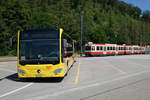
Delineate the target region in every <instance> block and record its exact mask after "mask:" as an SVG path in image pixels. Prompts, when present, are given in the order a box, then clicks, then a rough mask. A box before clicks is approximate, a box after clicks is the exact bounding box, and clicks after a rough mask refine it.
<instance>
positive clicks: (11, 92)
mask: <svg viewBox="0 0 150 100" xmlns="http://www.w3.org/2000/svg"><path fill="white" fill-rule="evenodd" d="M32 84H33V83H29V84H27V85H25V86H23V87H21V88H18V89H16V90H13V91H10V92H8V93H5V94H3V95H0V98H2V97H5V96H7V95H10V94H13V93H15V92H18V91H20V90H22V89H25V88H27V87H29V86H31V85H32Z"/></svg>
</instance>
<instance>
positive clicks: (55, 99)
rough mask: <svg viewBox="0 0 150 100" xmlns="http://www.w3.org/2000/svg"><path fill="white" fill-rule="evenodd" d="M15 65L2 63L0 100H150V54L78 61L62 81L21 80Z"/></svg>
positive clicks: (13, 63) (0, 63)
mask: <svg viewBox="0 0 150 100" xmlns="http://www.w3.org/2000/svg"><path fill="white" fill-rule="evenodd" d="M16 66H17V62H16V61H14V62H12V61H11V62H0V100H20V99H21V100H80V99H82V100H150V95H149V94H150V87H149V84H150V55H130V56H129V55H128V56H108V57H87V58H86V57H82V58H78V59H77V62H76V63H74V65H73V66H72V68H71V69H70V71H69V73H68V75H67V76H66V77H65V78H64V79H62V80H58V79H54V78H49V79H31V80H25V81H20V80H19V79H18V78H17V74H16V72H17V71H16V70H17V69H16ZM139 98H140V99H139Z"/></svg>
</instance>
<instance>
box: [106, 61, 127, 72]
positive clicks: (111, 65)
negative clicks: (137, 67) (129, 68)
mask: <svg viewBox="0 0 150 100" xmlns="http://www.w3.org/2000/svg"><path fill="white" fill-rule="evenodd" d="M104 62H105V63H107V64H109V65H110V67H111V68H113V69H115V70H117V71H119V72H120V73H121V74H126V73H127V72H125V71H123V70H122V69H120V68H118V67H116V66H115V65H113V64H111V63H109V62H106V61H104Z"/></svg>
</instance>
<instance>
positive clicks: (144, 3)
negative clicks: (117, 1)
mask: <svg viewBox="0 0 150 100" xmlns="http://www.w3.org/2000/svg"><path fill="white" fill-rule="evenodd" d="M121 1H124V2H127V3H130V4H133V5H134V6H138V7H139V8H141V10H142V11H145V10H150V0H121Z"/></svg>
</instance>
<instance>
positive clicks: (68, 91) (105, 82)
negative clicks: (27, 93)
mask: <svg viewBox="0 0 150 100" xmlns="http://www.w3.org/2000/svg"><path fill="white" fill-rule="evenodd" d="M146 72H150V70H148V71H142V72H139V73H135V74H131V75H126V76H123V77H119V78H117V79H113V80H108V81H104V82H97V83H93V84H89V85H84V86H81V87H75V88H71V89H68V90H64V91H60V92H55V93H52V94H50V95H43V96H37V97H33V98H28V99H26V100H41V99H46V98H49V97H54V96H58V95H62V94H64V93H70V92H74V91H77V90H82V89H86V88H92V87H96V86H101V85H104V84H107V83H111V82H114V81H118V80H121V79H126V78H128V77H133V76H137V75H140V74H143V73H146Z"/></svg>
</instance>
